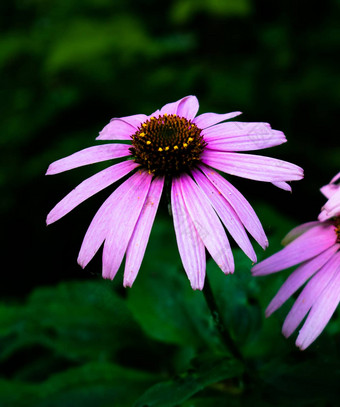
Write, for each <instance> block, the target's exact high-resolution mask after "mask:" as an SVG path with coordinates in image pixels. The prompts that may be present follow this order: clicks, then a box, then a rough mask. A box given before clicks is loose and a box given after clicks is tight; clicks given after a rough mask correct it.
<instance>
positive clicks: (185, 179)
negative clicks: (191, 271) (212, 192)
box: [179, 174, 234, 274]
mask: <svg viewBox="0 0 340 407" xmlns="http://www.w3.org/2000/svg"><path fill="white" fill-rule="evenodd" d="M179 184H180V187H181V191H182V195H183V199H184V203H185V206H186V208H187V210H188V212H189V214H190V217H191V220H192V222H193V224H194V226H195V229H196V230H197V233H198V234H199V236H200V238H201V239H202V241H203V243H204V245H205V247H206V248H207V249H208V251H209V253H210V254H211V257H212V258H213V259H214V260H215V262H216V263H217V265H218V266H219V267H220V268H221V270H222V271H223V272H224V273H226V274H228V273H233V272H234V258H233V254H232V252H231V249H230V245H229V242H228V238H227V235H226V234H225V231H224V229H223V226H222V224H221V222H220V220H219V219H218V217H217V215H216V213H215V211H214V210H213V208H212V207H211V206H210V204H209V203H208V202H207V198H206V196H205V195H204V193H203V192H202V191H201V189H200V188H199V187H198V185H197V184H196V183H195V182H194V181H193V180H192V179H191V178H190V177H189V176H188V175H186V174H184V175H181V177H180V179H179Z"/></svg>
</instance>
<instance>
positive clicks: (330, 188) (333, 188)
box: [320, 172, 340, 199]
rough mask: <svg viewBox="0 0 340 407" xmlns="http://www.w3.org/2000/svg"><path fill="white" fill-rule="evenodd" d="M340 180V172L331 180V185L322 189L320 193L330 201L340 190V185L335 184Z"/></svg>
mask: <svg viewBox="0 0 340 407" xmlns="http://www.w3.org/2000/svg"><path fill="white" fill-rule="evenodd" d="M339 179H340V172H339V173H338V174H336V175H335V176H334V177H333V178H332V179H331V182H330V183H329V184H327V185H324V186H323V187H321V188H320V191H321V192H322V193H323V194H324V195H325V197H326V198H328V199H329V198H330V197H331V196H332V195H333V194H334V193H335V192H336V191H337V190H338V189H339V188H340V185H338V184H335V183H336V182H337V181H338V180H339Z"/></svg>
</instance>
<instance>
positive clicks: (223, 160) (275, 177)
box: [201, 149, 303, 182]
mask: <svg viewBox="0 0 340 407" xmlns="http://www.w3.org/2000/svg"><path fill="white" fill-rule="evenodd" d="M201 159H202V162H203V163H204V164H206V165H209V166H210V167H214V168H217V169H218V170H220V171H223V172H226V173H228V174H232V175H236V176H238V177H243V178H248V179H253V180H257V181H267V182H275V181H294V180H299V179H301V178H303V170H302V168H300V167H298V166H297V165H295V164H291V163H289V162H287V161H282V160H278V159H276V158H271V157H264V156H260V155H252V154H240V153H226V152H218V151H212V150H208V149H206V150H205V151H204V152H203V154H202V156H201Z"/></svg>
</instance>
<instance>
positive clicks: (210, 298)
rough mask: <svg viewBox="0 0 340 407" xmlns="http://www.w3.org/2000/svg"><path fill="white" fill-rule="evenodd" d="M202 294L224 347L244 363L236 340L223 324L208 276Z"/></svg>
mask: <svg viewBox="0 0 340 407" xmlns="http://www.w3.org/2000/svg"><path fill="white" fill-rule="evenodd" d="M202 292H203V295H204V298H205V301H206V303H207V305H208V308H209V310H210V313H211V316H212V318H213V320H214V323H215V326H216V328H217V330H218V332H219V334H220V336H221V339H222V341H223V343H224V345H225V346H226V348H227V349H228V351H229V352H230V353H231V354H232V355H233V356H234V357H235V358H236V359H238V360H241V361H242V360H243V356H242V355H241V353H240V351H239V350H238V348H237V346H236V345H235V342H234V340H233V339H232V337H231V336H230V334H229V332H228V330H227V329H226V327H225V325H224V324H223V321H222V319H221V316H220V315H221V314H220V311H219V309H218V306H217V304H216V300H215V297H214V294H213V291H212V289H211V285H210V282H209V279H208V276H206V279H205V283H204V287H203V290H202Z"/></svg>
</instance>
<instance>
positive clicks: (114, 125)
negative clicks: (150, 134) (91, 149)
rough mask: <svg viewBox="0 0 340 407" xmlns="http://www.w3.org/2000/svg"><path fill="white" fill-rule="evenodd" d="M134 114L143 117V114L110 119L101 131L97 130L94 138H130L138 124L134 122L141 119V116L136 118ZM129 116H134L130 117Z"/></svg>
mask: <svg viewBox="0 0 340 407" xmlns="http://www.w3.org/2000/svg"><path fill="white" fill-rule="evenodd" d="M136 116H143V117H144V115H135V116H128V118H127V119H126V118H124V119H123V118H117V119H116V118H114V119H112V120H111V121H110V123H109V124H107V125H106V126H105V127H104V128H103V130H102V131H101V132H99V136H98V137H97V138H96V140H130V139H131V136H132V135H133V134H134V133H136V131H137V127H138V126H136V125H135V123H138V122H139V121H140V120H141V117H140V118H138V117H137V118H136ZM131 117H134V118H133V119H131ZM129 118H130V119H129ZM145 118H146V116H145ZM143 121H144V120H143ZM132 123H133V124H132ZM140 123H142V121H140Z"/></svg>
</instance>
